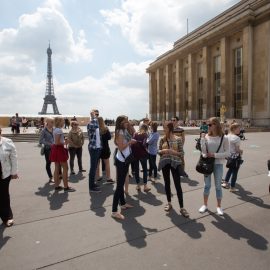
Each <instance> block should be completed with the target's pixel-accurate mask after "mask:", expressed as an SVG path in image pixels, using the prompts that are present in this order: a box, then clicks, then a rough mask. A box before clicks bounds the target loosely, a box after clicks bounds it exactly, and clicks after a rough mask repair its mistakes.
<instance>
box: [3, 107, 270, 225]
mask: <svg viewBox="0 0 270 270" xmlns="http://www.w3.org/2000/svg"><path fill="white" fill-rule="evenodd" d="M178 120H179V119H178V118H177V117H174V118H172V119H171V120H170V121H166V122H164V125H163V130H164V135H163V136H162V137H161V138H159V136H160V135H159V132H158V131H157V127H158V124H157V123H156V122H149V120H148V119H146V120H145V121H143V122H142V123H141V124H140V126H139V130H138V131H137V132H136V131H135V129H134V127H133V125H132V123H131V122H129V121H128V117H127V116H124V115H121V116H118V117H117V119H116V123H115V136H114V143H115V145H116V151H115V153H114V155H113V158H114V164H115V166H116V187H115V192H114V196H113V204H112V217H113V218H115V219H120V220H123V219H124V215H123V214H122V212H121V211H118V207H119V205H120V209H121V210H127V209H129V208H132V207H133V206H132V205H131V204H128V203H127V202H126V195H127V194H128V183H129V176H130V174H129V169H130V167H131V173H132V174H133V177H134V178H135V181H136V184H137V185H136V190H137V191H138V192H139V191H141V185H140V168H139V164H141V167H142V172H143V191H144V192H149V191H150V190H151V188H150V187H149V186H148V181H149V180H150V181H152V183H154V184H155V183H156V182H157V181H158V173H157V172H158V170H160V171H162V175H163V179H164V184H165V192H166V198H167V204H166V205H165V207H164V210H165V211H166V212H169V211H170V210H171V209H172V203H171V197H172V193H171V181H170V175H172V178H173V182H174V185H175V189H176V194H177V198H178V203H179V207H180V213H181V214H182V215H183V216H184V217H186V218H188V217H189V213H188V211H187V210H186V209H185V208H184V200H183V191H182V187H181V178H182V177H187V174H186V172H185V161H184V155H185V153H184V149H183V145H184V143H185V136H184V130H183V129H182V128H181V127H179V126H178V124H177V123H178ZM63 127H64V119H63V118H61V117H55V118H54V119H53V118H47V119H46V123H45V127H44V129H43V130H42V132H41V136H40V144H41V145H43V148H44V149H43V153H44V156H45V161H46V172H47V174H48V177H49V182H50V183H53V184H54V185H55V191H57V192H58V191H60V190H64V191H65V192H74V191H75V189H74V188H72V187H71V186H70V185H69V182H68V159H69V168H70V174H71V175H72V174H75V169H74V159H75V157H77V161H78V169H79V173H83V172H85V171H86V170H85V169H84V168H83V166H82V148H83V144H84V135H83V132H82V130H81V129H80V128H79V124H78V122H77V120H76V119H73V120H72V121H71V130H70V131H69V133H68V135H67V137H65V136H64V133H63V130H62V128H63ZM239 129H240V125H239V124H237V123H233V124H232V125H231V126H230V133H229V135H227V136H225V135H224V133H223V129H222V125H221V123H220V122H219V120H218V118H216V117H212V118H210V119H209V120H208V121H207V122H205V126H204V129H202V130H201V136H200V150H201V155H202V156H204V157H208V158H214V160H215V162H214V169H213V173H211V174H209V175H204V191H203V205H202V206H201V207H200V208H199V212H200V213H204V212H206V211H207V210H208V198H209V194H210V189H211V177H212V175H213V177H214V183H215V189H216V199H217V214H218V215H223V210H222V207H221V201H222V187H223V188H229V189H230V191H231V192H235V191H236V189H235V183H236V180H237V174H238V171H239V168H240V165H241V164H242V158H241V157H242V154H243V151H242V150H241V148H240V138H239V137H238V136H237V134H238V133H239ZM87 134H88V139H89V144H88V151H89V155H90V171H89V192H97V193H99V192H101V189H100V186H99V185H98V184H97V183H98V182H99V181H100V180H101V179H102V177H100V172H99V171H100V170H99V167H100V166H99V165H100V162H102V163H103V167H104V171H105V175H106V178H105V180H106V183H108V184H112V183H114V182H115V181H114V180H112V179H111V172H110V162H109V159H110V156H111V150H110V147H109V140H111V138H112V137H111V133H110V131H109V129H108V127H107V126H106V125H105V123H104V121H103V118H102V117H100V116H99V111H98V110H97V109H93V110H92V111H91V113H90V121H89V123H88V125H87ZM157 155H159V156H160V158H159V163H158V166H157V164H156V163H157ZM225 159H227V167H228V171H227V173H226V176H225V178H224V180H223V166H224V163H225ZM229 160H230V165H229ZM147 161H148V162H149V164H148V162H147ZM52 162H54V163H55V169H54V173H52V171H51V163H52ZM232 164H233V165H232ZM268 169H269V174H268V176H270V161H268ZM17 178H18V166H17V154H16V148H15V146H14V144H13V142H12V141H11V140H10V139H6V138H4V137H2V136H1V129H0V217H1V219H2V221H3V223H4V224H5V225H6V226H8V227H9V226H12V225H13V214H12V210H11V207H10V197H9V183H10V180H11V179H17ZM61 179H63V187H62V186H61V185H60V182H61ZM269 192H270V186H269Z"/></svg>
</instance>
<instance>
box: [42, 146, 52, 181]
mask: <svg viewBox="0 0 270 270" xmlns="http://www.w3.org/2000/svg"><path fill="white" fill-rule="evenodd" d="M50 153H51V149H50V148H47V147H45V148H44V156H45V160H46V172H47V174H48V176H49V178H52V177H53V175H52V170H51V164H52V163H51V161H50Z"/></svg>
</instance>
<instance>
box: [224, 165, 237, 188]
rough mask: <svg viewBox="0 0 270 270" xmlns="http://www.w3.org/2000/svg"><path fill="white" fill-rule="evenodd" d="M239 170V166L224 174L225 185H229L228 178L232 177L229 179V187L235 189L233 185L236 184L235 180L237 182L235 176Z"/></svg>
mask: <svg viewBox="0 0 270 270" xmlns="http://www.w3.org/2000/svg"><path fill="white" fill-rule="evenodd" d="M239 168H240V166H236V168H229V169H228V171H227V173H226V177H225V181H226V183H229V181H230V178H231V177H232V179H231V187H235V183H236V180H237V174H238V171H239Z"/></svg>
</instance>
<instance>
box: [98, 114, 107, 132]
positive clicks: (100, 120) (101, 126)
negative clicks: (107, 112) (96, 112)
mask: <svg viewBox="0 0 270 270" xmlns="http://www.w3.org/2000/svg"><path fill="white" fill-rule="evenodd" d="M97 120H98V125H99V130H100V134H105V133H106V132H107V130H108V128H107V127H106V125H105V122H104V120H103V118H102V117H101V116H99V117H98V118H97Z"/></svg>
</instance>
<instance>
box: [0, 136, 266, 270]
mask: <svg viewBox="0 0 270 270" xmlns="http://www.w3.org/2000/svg"><path fill="white" fill-rule="evenodd" d="M269 135H270V134H269V133H249V134H248V135H247V137H248V140H246V141H244V142H242V148H243V149H244V160H245V162H244V164H243V166H242V168H241V169H240V172H239V179H238V185H237V188H238V189H239V191H238V192H236V193H235V194H233V193H230V192H229V191H228V190H223V191H224V199H223V208H224V211H225V215H224V217H219V216H217V215H216V214H215V209H216V207H215V192H214V189H213V188H212V192H211V195H210V201H209V210H210V211H211V212H208V213H205V214H203V215H201V214H199V213H198V208H199V207H200V206H201V204H202V191H203V179H202V176H201V175H199V174H198V173H197V172H196V171H195V170H194V166H195V164H196V162H197V160H198V158H199V153H198V151H196V150H195V148H194V146H195V141H194V139H195V136H193V135H189V136H187V139H186V145H185V152H186V163H187V172H188V173H189V175H190V178H191V180H184V181H183V183H182V188H183V191H184V202H185V207H186V209H187V210H188V211H189V212H190V219H185V218H183V217H182V216H181V215H180V214H179V207H178V205H177V200H176V196H173V201H172V202H173V206H174V209H173V210H172V211H171V212H170V213H169V214H166V213H165V212H164V210H163V207H164V204H165V203H166V197H165V195H164V188H163V180H162V178H161V179H160V181H159V183H157V184H156V185H151V184H150V185H151V188H152V190H151V192H150V193H148V194H145V193H144V192H141V193H139V194H138V193H137V192H136V191H135V185H134V182H132V183H131V185H130V196H129V197H128V198H127V201H128V202H129V203H131V204H133V205H134V206H135V207H134V208H133V209H131V210H128V211H126V212H125V216H126V219H125V220H124V221H123V222H117V221H115V220H113V219H112V218H111V217H110V214H111V204H112V195H113V185H105V184H104V185H103V186H102V193H100V194H93V195H92V194H91V196H90V195H89V193H88V174H87V173H84V174H83V175H79V174H77V175H75V176H73V177H70V182H71V185H72V186H73V187H75V188H76V189H77V191H76V192H74V193H64V192H59V193H55V192H54V190H53V186H51V185H49V184H48V183H47V181H48V179H47V176H46V173H45V162H44V158H43V157H42V156H40V155H39V151H40V148H38V147H37V146H36V144H34V143H16V146H17V150H18V155H19V167H20V180H19V181H16V180H14V181H13V182H12V183H11V200H12V209H13V212H14V219H15V225H14V226H13V227H11V228H4V227H3V226H1V227H0V269H1V270H2V269H5V270H9V269H11V270H16V269H22V270H23V269H27V270H28V269H29V270H30V269H53V270H55V269H57V270H58V269H65V270H66V269H80V270H81V269H95V270H103V269H104V270H105V269H112V270H113V269H129V270H133V269H136V270H141V269H144V270H145V269H158V270H159V269H213V270H214V269H220V270H223V269H224V270H225V269H226V270H227V269H245V270H248V269H269V265H270V256H269V241H270V230H269V228H270V226H269V224H270V215H269V209H270V195H269V193H268V185H269V183H270V178H269V177H267V168H266V160H267V159H268V158H270V156H269V149H270V141H269ZM111 147H112V150H113V144H112V143H111ZM83 164H84V167H85V168H86V169H87V170H88V169H89V165H88V164H89V157H88V152H87V147H86V145H85V147H84V154H83ZM225 171H226V169H225ZM112 172H113V177H114V178H115V170H114V168H113V167H112ZM173 193H174V194H175V190H174V188H173Z"/></svg>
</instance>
